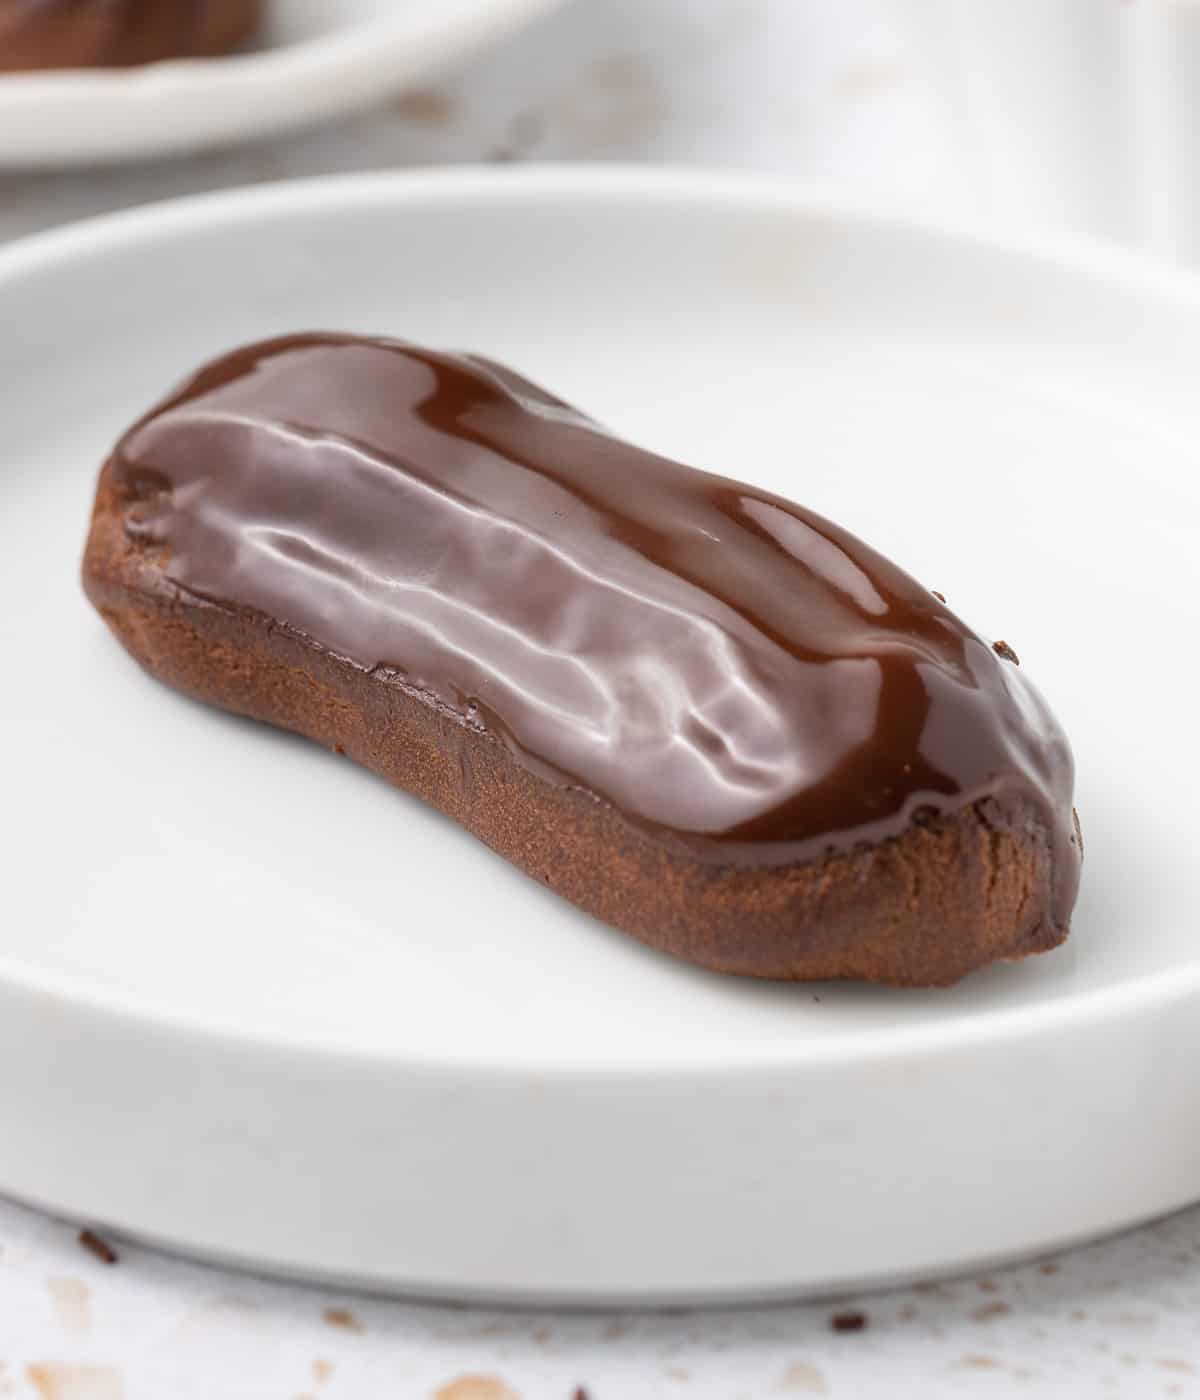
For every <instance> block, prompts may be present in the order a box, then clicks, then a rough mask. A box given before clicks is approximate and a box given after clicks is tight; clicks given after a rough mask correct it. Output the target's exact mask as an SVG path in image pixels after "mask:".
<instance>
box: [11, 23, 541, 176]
mask: <svg viewBox="0 0 1200 1400" xmlns="http://www.w3.org/2000/svg"><path fill="white" fill-rule="evenodd" d="M553 3H555V0H269V4H268V10H267V22H266V27H265V29H264V32H263V35H262V38H261V40H260V42H259V44H258V45H257V47H256V49H255V50H254V51H252V52H248V53H241V54H236V55H234V56H232V57H228V58H213V59H201V60H192V61H187V62H174V63H157V64H152V65H151V66H149V67H147V68H134V69H123V70H112V71H105V72H85V71H63V72H54V73H29V74H24V73H22V74H15V75H14V74H0V166H5V165H8V166H39V165H42V166H45V165H77V164H84V163H87V162H93V161H123V160H136V159H141V158H143V157H147V156H162V155H167V154H170V153H173V152H180V151H189V150H199V149H201V148H204V147H210V146H219V145H223V144H226V143H228V142H232V141H240V140H243V139H246V138H248V137H255V136H269V135H272V134H273V133H276V132H280V131H285V130H287V129H289V128H292V127H298V126H305V125H308V124H311V123H315V122H319V121H323V120H325V119H327V118H331V117H337V116H341V115H344V114H345V113H347V112H351V111H354V110H356V109H357V108H360V107H366V106H369V105H370V104H371V103H372V102H377V101H379V100H380V99H381V98H384V97H387V96H388V95H389V94H391V93H395V92H399V91H400V90H402V89H403V88H404V87H406V86H408V85H410V84H412V83H414V82H417V81H420V80H421V79H423V78H426V77H428V76H429V75H430V74H431V73H435V72H437V71H438V70H439V69H441V68H442V67H444V66H445V65H446V64H448V63H451V62H453V61H454V60H456V59H458V58H460V57H462V56H463V55H464V54H466V53H468V52H470V50H471V49H472V48H473V47H475V46H476V45H478V44H482V43H484V42H486V41H487V40H488V39H491V38H494V37H497V36H498V35H500V34H502V33H504V32H505V31H506V30H507V29H509V28H512V27H515V26H516V25H517V24H519V23H521V22H522V21H523V20H526V19H528V18H530V17H531V16H533V15H535V14H538V13H540V12H541V11H542V10H545V9H548V8H549V7H550V5H551V4H553Z"/></svg>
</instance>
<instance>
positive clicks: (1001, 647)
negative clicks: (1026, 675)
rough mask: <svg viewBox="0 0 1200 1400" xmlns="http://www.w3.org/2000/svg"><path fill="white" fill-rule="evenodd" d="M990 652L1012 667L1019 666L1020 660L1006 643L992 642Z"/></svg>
mask: <svg viewBox="0 0 1200 1400" xmlns="http://www.w3.org/2000/svg"><path fill="white" fill-rule="evenodd" d="M992 650H993V651H994V652H995V653H996V655H997V656H1002V657H1003V658H1004V659H1005V661H1011V662H1012V664H1013V665H1014V666H1019V665H1020V664H1021V658H1020V657H1019V656H1018V655H1017V653H1016V652H1015V651H1013V649H1012V647H1010V646H1009V644H1008V643H1007V642H993V643H992Z"/></svg>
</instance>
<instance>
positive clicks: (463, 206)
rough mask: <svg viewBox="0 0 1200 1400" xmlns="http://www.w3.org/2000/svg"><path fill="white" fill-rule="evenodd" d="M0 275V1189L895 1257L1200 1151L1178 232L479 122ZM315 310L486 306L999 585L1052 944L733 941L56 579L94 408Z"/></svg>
mask: <svg viewBox="0 0 1200 1400" xmlns="http://www.w3.org/2000/svg"><path fill="white" fill-rule="evenodd" d="M0 325H3V326H4V334H3V336H0V422H2V423H3V424H4V447H3V453H4V456H3V467H2V470H0V655H3V656H4V657H5V660H6V683H5V685H4V686H3V687H0V733H3V734H4V735H5V737H6V744H5V759H4V788H3V792H4V804H3V808H2V809H0V825H2V826H3V828H4V829H3V831H2V832H0V850H2V851H3V852H4V886H3V898H4V905H3V917H2V925H3V932H2V934H0V1103H3V1104H4V1105H5V1115H4V1130H3V1132H2V1133H0V1188H3V1189H4V1190H5V1191H7V1192H10V1193H11V1194H13V1195H15V1196H18V1197H21V1198H23V1199H25V1200H28V1201H32V1202H35V1203H40V1204H42V1205H45V1206H49V1207H51V1208H53V1209H55V1210H57V1211H62V1212H65V1213H68V1214H70V1215H73V1216H79V1217H86V1218H88V1219H91V1220H95V1221H98V1222H100V1223H101V1224H103V1225H104V1226H106V1227H108V1228H113V1229H117V1230H124V1231H129V1232H133V1233H135V1234H137V1235H139V1236H143V1237H145V1238H148V1239H151V1240H157V1241H162V1242H165V1243H168V1244H170V1245H173V1246H178V1247H180V1248H184V1249H188V1250H192V1251H196V1252H198V1253H202V1254H205V1255H209V1256H213V1257H216V1258H219V1259H222V1260H230V1261H242V1262H249V1263H253V1264H255V1265H261V1266H263V1267H266V1268H269V1269H273V1270H280V1271H287V1272H295V1273H300V1274H308V1275H321V1276H325V1277H330V1278H337V1279H346V1280H352V1281H355V1282H359V1283H365V1284H369V1285H372V1286H378V1287H388V1288H402V1289H410V1290H421V1291H431V1292H436V1293H448V1294H459V1295H464V1296H466V1295H469V1296H477V1297H479V1296H489V1297H490V1296H501V1297H522V1298H534V1297H536V1298H550V1299H570V1300H575V1301H578V1300H585V1299H624V1300H646V1299H655V1300H662V1299H671V1298H674V1299H685V1298H716V1297H750V1296H767V1295H773V1294H780V1293H790V1292H797V1291H811V1290H826V1289H832V1288H843V1287H848V1286H850V1285H852V1284H858V1283H861V1282H863V1281H871V1282H876V1281H883V1280H890V1279H897V1278H902V1277H911V1276H916V1275H922V1274H925V1273H927V1272H930V1271H935V1270H945V1269H951V1268H958V1267H962V1266H966V1265H969V1264H971V1265H973V1264H977V1263H982V1262H984V1261H992V1260H996V1259H1000V1258H1004V1257H1009V1256H1013V1255H1018V1254H1023V1253H1026V1252H1029V1251H1036V1250H1041V1249H1048V1248H1051V1247H1056V1246H1059V1245H1061V1244H1062V1243H1064V1242H1067V1241H1071V1240H1076V1239H1080V1238H1083V1237H1086V1236H1091V1235H1094V1234H1096V1233H1098V1232H1101V1231H1105V1230H1111V1229H1114V1228H1116V1227H1119V1226H1122V1225H1126V1224H1128V1223H1130V1222H1132V1221H1135V1220H1138V1219H1140V1218H1143V1217H1147V1216H1151V1215H1154V1214H1157V1213H1160V1212H1163V1211H1167V1210H1170V1209H1172V1208H1173V1207H1176V1206H1179V1205H1182V1204H1183V1203H1185V1202H1188V1201H1192V1200H1195V1199H1197V1198H1200V1116H1198V1110H1200V1080H1198V1077H1197V1076H1196V1074H1195V1072H1194V1066H1195V1064H1196V1062H1197V1057H1198V1056H1200V957H1198V949H1197V934H1198V932H1200V928H1198V924H1200V919H1198V917H1197V900H1196V875H1195V857H1194V848H1195V838H1194V833H1193V832H1192V830H1191V821H1192V819H1193V817H1194V814H1195V811H1196V801H1195V792H1194V786H1195V767H1196V757H1197V741H1196V700H1195V692H1194V688H1193V684H1192V680H1193V672H1194V664H1193V655H1194V647H1195V636H1196V628H1197V621H1198V614H1200V603H1198V599H1200V549H1198V548H1197V544H1198V542H1200V486H1198V485H1197V474H1196V459H1197V455H1198V451H1200V449H1198V444H1200V398H1198V397H1197V395H1196V392H1195V373H1194V366H1195V364H1196V363H1197V362H1198V361H1200V292H1198V291H1197V289H1196V288H1195V286H1194V285H1193V284H1192V283H1190V282H1188V281H1184V280H1180V279H1176V278H1175V277H1173V276H1172V275H1169V274H1167V273H1165V272H1160V271H1154V270H1152V269H1147V268H1144V267H1143V266H1141V265H1140V264H1138V263H1136V262H1132V261H1127V260H1125V259H1123V258H1122V257H1120V256H1117V255H1115V254H1104V253H1095V252H1089V251H1088V250H1086V249H1074V248H1066V249H1043V250H1040V251H1026V250H1022V249H1021V248H1015V247H1006V246H1002V245H999V244H993V243H985V242H980V241H974V240H971V239H968V238H964V237H959V236H957V235H955V234H954V233H953V232H952V231H948V230H939V229H934V228H924V227H919V226H915V225H910V224H905V223H898V222H891V221H888V220H886V219H880V218H874V217H871V216H869V215H864V214H859V213H856V212H854V211H852V210H846V209H839V208H837V207H833V206H830V205H828V204H826V203H823V202H821V201H820V200H819V199H816V198H809V197H806V196H804V195H803V194H800V193H796V192H793V191H792V190H790V189H788V188H784V187H780V186H777V185H771V184H763V183H749V182H739V181H735V180H730V179H726V178H715V177H704V176H699V175H687V176H683V175H679V176H669V175H667V174H664V173H662V172H660V171H644V172H637V173H634V172H630V171H608V172H605V173H583V172H575V171H569V170H559V171H554V170H539V171H522V172H520V173H516V172H511V173H510V172H493V173H482V172H471V171H467V172H460V173H452V174H446V173H442V174H435V173H427V174H421V175H412V176H405V177H390V178H366V179H363V178H356V179H352V180H340V181H332V182H316V183H306V184H298V185H294V186H290V187H289V186H282V187H278V188H274V189H267V190H261V191H257V192H253V193H236V194H226V195H221V196H218V197H208V198H204V199H198V200H191V201H186V202H182V203H179V204H175V205H171V206H163V207H160V208H158V209H154V210H150V211H145V212H138V213H132V214H127V215H122V216H117V217H115V218H109V219H104V220H99V221H96V222H93V223H90V224H85V225H81V226H78V227H76V228H74V229H70V230H67V231H65V232H61V233H58V234H55V235H53V236H50V237H47V238H44V239H41V240H37V241H30V242H27V243H25V244H24V245H20V246H13V247H11V248H10V249H9V250H7V251H5V252H4V253H2V254H0ZM313 326H325V327H342V328H346V329H351V330H359V331H377V332H388V333H397V334H400V335H405V336H410V337H414V338H417V339H420V340H426V341H429V342H432V343H435V344H439V345H445V346H457V347H463V348H471V349H475V350H480V351H484V352H486V353H488V354H490V355H494V356H497V357H499V358H500V359H503V360H508V361H510V362H511V363H512V364H514V365H515V366H517V367H519V368H520V369H522V370H524V371H526V372H527V373H529V374H531V375H533V376H534V377H535V378H540V379H542V380H544V381H545V382H546V383H547V384H549V385H550V386H551V387H553V388H554V389H555V390H556V391H558V392H560V393H562V394H564V395H565V396H566V397H567V398H569V399H571V400H573V401H574V402H576V403H578V404H580V405H581V406H582V407H584V408H586V409H587V410H589V411H590V412H592V413H594V414H596V415H598V416H599V417H601V418H602V419H603V420H605V421H607V422H609V423H611V424H612V425H613V426H614V427H615V428H616V429H618V430H620V431H623V432H625V433H627V434H629V435H631V436H632V437H633V438H635V439H638V440H640V441H642V442H643V443H645V444H647V445H649V446H652V447H654V448H657V449H661V450H664V451H666V452H669V453H673V454H676V455H678V456H681V457H682V458H684V459H690V460H692V461H695V462H697V463H702V464H704V465H705V466H707V467H710V468H713V469H715V470H718V471H722V472H726V473H731V474H736V475H740V476H744V477H746V478H749V479H750V480H752V481H754V482H757V483H758V484H760V485H762V486H764V487H768V488H771V489H775V490H778V491H781V492H784V493H786V494H788V495H791V496H794V497H797V498H799V499H801V500H803V501H805V502H807V503H808V504H810V505H812V506H814V507H816V508H817V509H820V510H822V511H824V512H826V513H827V514H830V515H832V516H833V517H834V518H836V519H838V520H841V521H843V522H845V523H846V524H848V525H849V526H851V527H852V528H854V529H855V530H857V531H858V532H859V533H861V534H862V535H864V536H865V537H867V538H868V539H870V540H872V541H874V542H875V543H876V544H877V545H879V546H880V547H881V548H883V549H884V550H885V551H887V552H888V553H890V554H892V555H893V556H894V557H895V558H897V559H899V560H900V561H903V562H904V563H905V564H906V565H907V566H909V567H910V568H911V569H912V570H913V571H914V572H915V573H916V574H917V575H918V576H920V577H921V578H922V579H924V580H925V582H927V583H928V584H929V586H930V587H935V588H939V589H941V590H942V591H943V592H945V593H946V594H947V595H948V597H949V598H950V601H951V603H952V605H954V606H956V607H957V608H958V609H959V610H960V611H961V612H962V613H963V614H964V615H965V616H966V617H967V618H968V619H970V620H972V621H973V622H974V623H975V625H976V626H978V627H979V628H980V629H981V630H982V631H983V632H985V633H986V634H988V635H1001V636H1004V637H1005V638H1007V639H1008V640H1009V641H1010V642H1011V643H1012V644H1013V645H1014V646H1015V647H1016V649H1017V650H1018V652H1019V653H1020V656H1021V659H1022V663H1023V664H1024V665H1025V666H1026V667H1027V668H1028V670H1029V671H1030V673H1031V674H1032V675H1033V676H1035V677H1036V678H1037V680H1038V681H1039V682H1040V683H1041V684H1042V686H1043V688H1044V689H1045V691H1046V692H1047V693H1048V695H1049V697H1050V699H1051V701H1052V703H1053V704H1054V705H1055V707H1056V708H1057V710H1058V712H1059V714H1060V717H1061V718H1062V720H1063V721H1064V723H1065V724H1066V726H1067V729H1068V731H1069V732H1070V733H1071V735H1072V736H1073V739H1074V742H1075V747H1076V755H1077V760H1078V766H1079V775H1080V777H1079V791H1078V802H1079V808H1080V812H1081V814H1082V818H1083V825H1084V832H1085V837H1086V841H1087V864H1086V870H1085V878H1084V886H1083V893H1082V898H1081V901H1080V904H1079V908H1078V911H1077V916H1076V927H1075V933H1074V935H1073V937H1072V939H1071V941H1070V943H1069V944H1068V945H1067V946H1066V947H1065V948H1064V949H1062V950H1061V951H1059V952H1056V953H1054V954H1051V955H1049V956H1046V957H1043V958H1040V959H1037V960H1036V961H1033V962H1030V963H1027V964H1025V965H1021V966H1015V967H1003V968H996V969H993V970H991V971H987V972H984V973H981V974H978V975H976V976H974V977H972V978H970V979H968V980H967V981H966V982H965V983H964V984H962V985H960V986H959V987H957V988H954V989H953V990H950V991H943V992H929V993H912V992H908V993H904V992H896V991H887V990H881V989H870V988H859V987H831V986H822V987H804V986H782V985H755V984H752V983H748V982H740V981H735V980H728V979H724V980H723V979H721V978H718V977H714V976H711V975H707V974H704V973H701V972H698V971H696V970H693V969H690V968H688V967H685V966H682V965H680V964H677V963H674V962H671V961H669V960H668V959H666V958H664V957H661V956H659V955H656V954H654V953H652V952H649V951H647V950H645V949H643V948H641V947H639V946H638V945H636V944H635V943H633V942H632V941H630V940H629V939H626V938H624V937H622V936H620V935H619V934H616V933H614V932H612V931H610V930H609V929H607V928H604V927H602V926H600V925H599V924H597V923H595V922H592V921H590V920H589V919H587V918H585V917H583V916H582V915H579V914H577V913H575V912H574V911H573V910H571V909H570V908H568V907H567V906H565V905H564V904H562V903H561V902H559V900H558V899H557V898H556V897H555V896H554V895H553V894H551V893H549V892H548V891H546V890H545V889H543V888H541V887H540V886H538V885H536V884H535V883H534V882H533V881H530V880H528V879H526V878H525V877H523V876H522V875H520V874H518V873H517V872H515V871H514V870H512V869H511V868H510V867H508V866H507V865H505V864H504V863H503V862H501V861H500V860H498V859H497V858H496V857H494V856H492V855H491V854H489V853H488V852H487V851H486V850H485V849H483V848H482V847H481V846H480V845H478V844H477V843H476V842H475V841H473V840H472V839H471V838H469V837H467V836H465V835H464V834H462V833H461V832H460V831H459V830H458V829H457V828H456V827H454V826H452V825H451V824H450V823H448V822H447V821H445V820H443V819H442V818H440V817H438V816H436V815H434V814H432V813H431V812H430V811H428V810H426V809H424V808H422V807H420V806H418V805H417V804H416V803H414V802H413V801H411V800H409V799H407V798H406V797H404V796H402V795H400V794H398V793H396V792H395V791H393V790H391V789H390V788H388V787H386V786H385V785H384V784H383V783H381V782H379V781H378V780H376V779H374V778H372V777H370V776H369V775H368V774H366V773H364V772H362V771H360V770H358V769H356V768H354V767H352V766H351V765H349V764H347V763H345V762H344V761H342V760H339V759H337V758H334V757H332V756H330V755H329V754H327V753H325V752H323V751H321V750H319V749H317V748H315V747H313V746H310V745H307V744H304V743H301V742H299V741H297V740H294V739H291V738H288V737H285V736H282V735H280V734H277V733H274V732H272V731H270V730H267V729H264V728H261V727H257V726H254V725H251V724H248V723H244V722H239V721H237V720H234V719H231V718H229V717H226V716H223V715H220V714H217V713H215V712H213V711H210V710H207V709H205V708H202V707H200V706H198V705H196V704H193V703H190V702H188V701H186V700H184V699H182V698H180V697H179V696H178V695H175V694H173V693H172V692H170V691H168V690H166V689H164V688H162V687H160V686H158V685H156V684H154V683H153V682H151V681H150V680H148V679H147V678H146V677H144V676H143V675H142V674H141V673H140V672H139V671H138V670H137V669H136V667H134V666H133V665H132V663H131V662H130V661H129V660H128V659H127V658H126V656H125V655H124V654H123V652H121V651H120V649H119V648H118V647H117V645H116V644H115V643H114V642H113V640H112V639H111V638H110V637H109V635H108V633H107V632H106V630H105V629H104V627H103V626H102V624H101V623H100V621H99V620H98V619H97V618H96V617H95V616H94V615H93V613H92V612H91V610H90V609H89V608H88V606H87V604H86V603H85V601H84V599H83V597H82V595H81V593H80V590H79V587H78V584H77V579H76V569H77V563H78V556H79V553H80V548H81V545H82V540H83V535H84V530H85V523H86V518H87V513H88V509H89V505H90V497H91V491H92V484H93V479H94V476H95V472H96V470H97V468H98V466H99V464H100V461H101V459H102V457H103V456H104V454H105V452H106V449H107V448H108V446H109V445H110V443H111V442H112V441H113V439H114V437H115V435H116V434H117V433H118V432H119V431H120V429H121V428H122V427H123V426H124V425H125V424H126V423H127V422H128V421H129V420H130V419H131V418H132V417H133V416H134V415H135V414H137V413H138V412H140V411H141V410H142V409H143V408H145V407H146V406H147V405H148V404H149V403H150V402H151V401H152V400H154V399H155V398H156V397H157V396H158V395H160V394H161V393H162V392H163V391H164V390H165V389H166V388H168V387H169V386H170V385H171V384H172V383H173V381H175V380H176V379H177V378H178V377H179V376H180V375H182V374H183V373H185V372H186V371H188V370H189V369H191V368H192V367H193V366H194V365H196V364H197V363H198V362H200V361H201V360H203V359H204V358H205V357H207V356H209V355H211V354H213V353H215V352H217V351H220V350H222V349H225V348H227V347H229V346H231V345H233V344H235V343H237V342H239V341H243V340H246V339H249V338H251V337H256V336H262V335H267V334H270V333H274V332H279V331H285V330H288V329H296V328H301V327H313ZM630 489H631V490H636V489H637V483H636V481H631V482H630ZM947 936H948V937H953V930H947Z"/></svg>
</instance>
